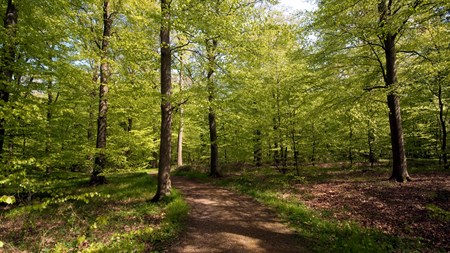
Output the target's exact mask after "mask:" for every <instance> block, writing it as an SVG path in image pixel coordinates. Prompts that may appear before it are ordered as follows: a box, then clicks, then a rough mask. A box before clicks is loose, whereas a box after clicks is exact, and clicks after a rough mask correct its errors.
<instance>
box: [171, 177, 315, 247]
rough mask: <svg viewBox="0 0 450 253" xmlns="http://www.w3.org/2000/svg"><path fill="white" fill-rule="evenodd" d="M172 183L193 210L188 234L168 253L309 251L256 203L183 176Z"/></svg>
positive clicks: (288, 230) (272, 214)
mask: <svg viewBox="0 0 450 253" xmlns="http://www.w3.org/2000/svg"><path fill="white" fill-rule="evenodd" d="M172 184H173V186H174V187H175V188H176V189H179V190H180V191H181V192H182V194H183V196H184V198H185V200H186V201H187V203H188V204H189V206H190V207H191V210H190V212H189V218H188V222H187V228H186V231H185V232H184V233H183V234H182V235H181V236H180V238H179V240H178V241H177V242H175V243H174V244H173V245H172V247H171V249H169V250H168V251H167V252H178V253H191V252H195V253H200V252H205V253H206V252H208V253H210V252H252V253H253V252H254V253H264V252H267V253H268V252H286V253H289V252H297V253H299V252H308V250H307V249H306V247H304V246H303V245H302V241H303V242H304V241H305V240H302V239H301V238H300V237H299V236H298V235H296V234H295V233H294V232H293V231H291V230H290V229H289V228H288V227H287V226H286V225H285V224H283V223H281V220H280V219H279V218H278V217H277V216H276V214H275V213H273V212H272V211H271V210H269V209H268V208H267V207H265V206H263V205H262V204H260V203H258V202H256V201H255V200H253V199H251V198H249V197H247V196H241V195H239V194H236V193H234V192H231V191H229V190H226V189H224V188H220V187H217V186H213V185H210V184H206V183H199V182H195V181H192V180H189V179H186V178H182V177H173V179H172ZM303 244H304V243H303Z"/></svg>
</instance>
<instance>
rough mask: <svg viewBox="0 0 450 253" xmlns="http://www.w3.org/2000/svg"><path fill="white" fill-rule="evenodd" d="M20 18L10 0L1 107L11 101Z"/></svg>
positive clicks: (0, 71) (0, 70)
mask: <svg viewBox="0 0 450 253" xmlns="http://www.w3.org/2000/svg"><path fill="white" fill-rule="evenodd" d="M17 19H18V10H17V7H16V5H15V4H14V3H13V1H12V0H8V3H7V7H6V13H5V16H4V18H3V22H4V23H3V27H4V29H5V31H6V33H5V37H4V38H5V40H4V44H3V47H2V54H1V58H0V61H1V62H0V64H1V65H0V97H1V100H2V104H1V108H2V110H4V107H5V106H6V105H7V103H8V102H9V94H10V89H11V87H10V86H11V82H12V81H13V75H14V63H15V58H16V49H15V47H16V45H15V41H14V39H15V37H16V29H17V28H16V25H17ZM4 124H5V115H2V117H1V119H0V159H1V158H3V145H4V142H5V132H6V129H5V126H4Z"/></svg>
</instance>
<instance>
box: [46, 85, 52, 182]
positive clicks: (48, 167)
mask: <svg viewBox="0 0 450 253" xmlns="http://www.w3.org/2000/svg"><path fill="white" fill-rule="evenodd" d="M51 87H52V82H51V81H49V83H48V88H47V92H48V97H47V131H48V132H47V140H45V155H46V156H47V157H50V146H51V143H50V136H51V129H50V126H51V120H52V117H53V114H52V108H51V107H52V104H53V93H52V89H51ZM50 169H51V168H50V166H49V164H47V167H46V168H45V170H46V171H45V172H46V173H47V174H48V173H50Z"/></svg>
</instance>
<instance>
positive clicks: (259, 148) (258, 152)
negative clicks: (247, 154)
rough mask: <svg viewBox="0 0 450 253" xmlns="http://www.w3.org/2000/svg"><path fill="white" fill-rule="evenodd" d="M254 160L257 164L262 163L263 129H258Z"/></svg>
mask: <svg viewBox="0 0 450 253" xmlns="http://www.w3.org/2000/svg"><path fill="white" fill-rule="evenodd" d="M253 156H254V161H255V165H256V166H258V167H259V166H261V165H262V143H261V130H259V129H258V130H256V137H255V150H254V151H253Z"/></svg>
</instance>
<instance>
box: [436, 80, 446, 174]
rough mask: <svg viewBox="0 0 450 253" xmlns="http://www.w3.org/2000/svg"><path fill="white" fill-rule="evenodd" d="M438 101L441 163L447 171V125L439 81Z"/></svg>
mask: <svg viewBox="0 0 450 253" xmlns="http://www.w3.org/2000/svg"><path fill="white" fill-rule="evenodd" d="M438 101H439V122H440V123H441V131H442V141H441V153H442V161H443V162H444V168H445V169H448V168H449V164H448V158H447V157H448V156H447V125H446V123H445V117H444V103H443V102H442V85H441V83H440V81H439V90H438Z"/></svg>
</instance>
